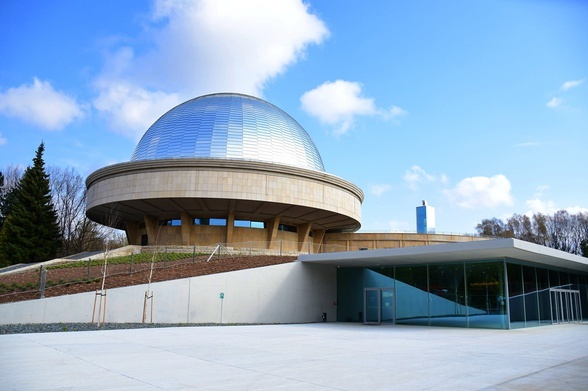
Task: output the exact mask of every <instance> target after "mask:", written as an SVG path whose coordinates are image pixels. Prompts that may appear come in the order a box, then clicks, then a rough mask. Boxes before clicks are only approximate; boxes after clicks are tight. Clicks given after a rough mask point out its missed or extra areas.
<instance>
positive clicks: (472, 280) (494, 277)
mask: <svg viewBox="0 0 588 391" xmlns="http://www.w3.org/2000/svg"><path fill="white" fill-rule="evenodd" d="M466 281H467V294H468V301H467V303H468V315H469V316H468V323H469V326H470V327H486V328H498V329H505V328H507V327H508V324H507V323H508V321H507V316H506V292H505V285H504V263H503V262H502V261H497V262H484V263H466Z"/></svg>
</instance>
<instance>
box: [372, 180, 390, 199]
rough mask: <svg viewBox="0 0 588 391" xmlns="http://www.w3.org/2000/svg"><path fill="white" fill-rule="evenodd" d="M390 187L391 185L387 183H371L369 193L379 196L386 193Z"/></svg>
mask: <svg viewBox="0 0 588 391" xmlns="http://www.w3.org/2000/svg"><path fill="white" fill-rule="evenodd" d="M391 188H392V186H390V185H389V184H387V183H381V184H376V185H371V186H370V193H371V194H373V195H375V196H377V197H379V196H381V195H382V194H384V193H386V192H387V191H389V190H390V189H391Z"/></svg>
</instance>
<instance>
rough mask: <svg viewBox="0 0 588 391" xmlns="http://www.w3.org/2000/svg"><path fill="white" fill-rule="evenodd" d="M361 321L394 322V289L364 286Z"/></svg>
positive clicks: (374, 322) (372, 322)
mask: <svg viewBox="0 0 588 391" xmlns="http://www.w3.org/2000/svg"><path fill="white" fill-rule="evenodd" d="M363 296H364V300H363V313H364V315H363V317H364V318H363V322H364V323H366V324H380V323H394V291H393V290H392V289H391V288H365V289H364V293H363Z"/></svg>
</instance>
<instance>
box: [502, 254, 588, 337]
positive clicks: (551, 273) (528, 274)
mask: <svg viewBox="0 0 588 391" xmlns="http://www.w3.org/2000/svg"><path fill="white" fill-rule="evenodd" d="M507 272H508V273H507V274H508V295H509V307H510V312H509V314H510V327H511V328H513V329H514V328H521V327H533V326H540V325H544V324H552V323H558V322H568V321H576V320H578V319H579V317H580V315H581V316H582V318H584V319H587V318H588V314H587V313H586V311H585V310H584V309H585V308H586V307H587V306H588V304H587V303H588V292H587V287H586V275H580V274H574V273H568V272H564V271H557V270H548V269H544V268H540V267H534V266H530V265H522V264H518V263H513V262H512V261H510V262H509V261H508V260H507ZM554 290H556V291H557V292H561V290H564V291H566V292H562V293H559V295H558V293H554ZM570 291H574V292H570ZM561 295H564V296H561ZM574 295H575V296H574ZM560 298H562V300H561V301H560V300H559V299H560ZM572 298H575V299H578V298H579V303H576V302H574V301H573V300H568V299H572ZM555 300H558V303H557V305H559V307H557V306H556V303H555V302H554V301H555ZM562 303H563V304H562ZM562 305H563V307H564V308H563V309H562ZM580 311H581V314H580V313H579V312H580ZM562 314H563V315H562Z"/></svg>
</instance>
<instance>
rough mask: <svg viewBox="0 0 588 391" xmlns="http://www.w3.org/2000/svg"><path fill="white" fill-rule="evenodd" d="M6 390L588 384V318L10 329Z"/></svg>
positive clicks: (2, 370) (1, 368)
mask: <svg viewBox="0 0 588 391" xmlns="http://www.w3.org/2000/svg"><path fill="white" fill-rule="evenodd" d="M0 351H1V352H2V355H1V359H0V376H1V378H2V383H3V387H2V389H4V390H231V391H236V390H280V391H294V390H305V391H308V390H316V391H326V390H358V391H359V390H361V391H364V390H586V389H588V324H586V323H583V324H565V325H557V326H545V327H536V328H528V329H519V330H510V331H506V330H487V329H462V328H459V329H458V328H438V327H419V326H392V325H390V326H384V325H383V326H367V325H361V324H354V323H315V324H300V325H298V324H297V325H269V326H222V327H179V328H158V329H137V330H111V331H83V332H59V333H42V334H41V333H39V334H12V335H0Z"/></svg>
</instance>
